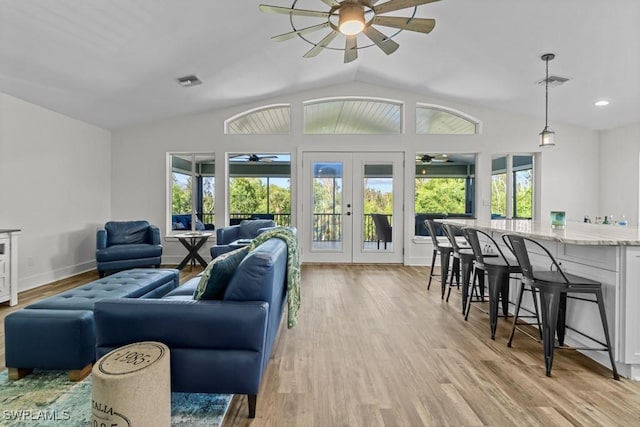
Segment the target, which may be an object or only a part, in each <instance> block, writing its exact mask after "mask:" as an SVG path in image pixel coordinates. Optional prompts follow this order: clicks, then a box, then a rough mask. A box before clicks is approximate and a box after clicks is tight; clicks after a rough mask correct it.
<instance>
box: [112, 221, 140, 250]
mask: <svg viewBox="0 0 640 427" xmlns="http://www.w3.org/2000/svg"><path fill="white" fill-rule="evenodd" d="M104 228H105V230H107V239H108V246H111V245H129V244H134V243H147V241H148V238H147V236H148V232H149V222H148V221H109V222H107V223H106V224H105V225H104Z"/></svg>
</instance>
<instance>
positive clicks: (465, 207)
mask: <svg viewBox="0 0 640 427" xmlns="http://www.w3.org/2000/svg"><path fill="white" fill-rule="evenodd" d="M474 187H475V155H472V154H418V155H417V156H416V165H415V196H414V199H415V213H416V218H415V234H416V235H420V236H426V235H427V230H426V228H425V226H424V220H425V219H428V218H443V217H445V216H448V217H473V216H474V214H475V208H474V199H475V188H474Z"/></svg>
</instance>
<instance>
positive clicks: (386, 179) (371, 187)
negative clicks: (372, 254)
mask: <svg viewBox="0 0 640 427" xmlns="http://www.w3.org/2000/svg"><path fill="white" fill-rule="evenodd" d="M362 179H363V190H364V191H363V192H362V197H363V200H362V206H363V209H362V213H363V215H362V225H363V226H362V234H363V236H362V249H363V250H365V251H371V250H376V251H377V250H382V251H385V250H387V251H391V250H393V243H392V242H391V224H393V165H392V164H367V165H365V166H364V176H363V178H362Z"/></svg>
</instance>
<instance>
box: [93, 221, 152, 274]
mask: <svg viewBox="0 0 640 427" xmlns="http://www.w3.org/2000/svg"><path fill="white" fill-rule="evenodd" d="M161 259H162V244H161V240H160V229H159V228H158V227H156V226H155V225H151V224H149V222H148V221H109V222H107V223H106V224H105V226H104V228H99V229H98V230H97V233H96V267H97V269H98V274H99V275H100V277H104V275H105V272H106V271H108V270H124V269H128V268H135V267H147V266H154V267H159V266H160V261H161Z"/></svg>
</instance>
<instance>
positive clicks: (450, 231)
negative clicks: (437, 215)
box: [442, 224, 461, 254]
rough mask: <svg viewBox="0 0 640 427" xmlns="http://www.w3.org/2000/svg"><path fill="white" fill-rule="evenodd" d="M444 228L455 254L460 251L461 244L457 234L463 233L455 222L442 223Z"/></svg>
mask: <svg viewBox="0 0 640 427" xmlns="http://www.w3.org/2000/svg"><path fill="white" fill-rule="evenodd" d="M442 228H443V229H444V234H446V235H447V238H448V239H449V242H450V243H451V246H452V247H453V252H454V253H455V254H459V253H460V246H459V245H458V241H457V240H456V236H457V235H459V234H460V233H461V229H460V227H456V226H455V225H453V224H442Z"/></svg>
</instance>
